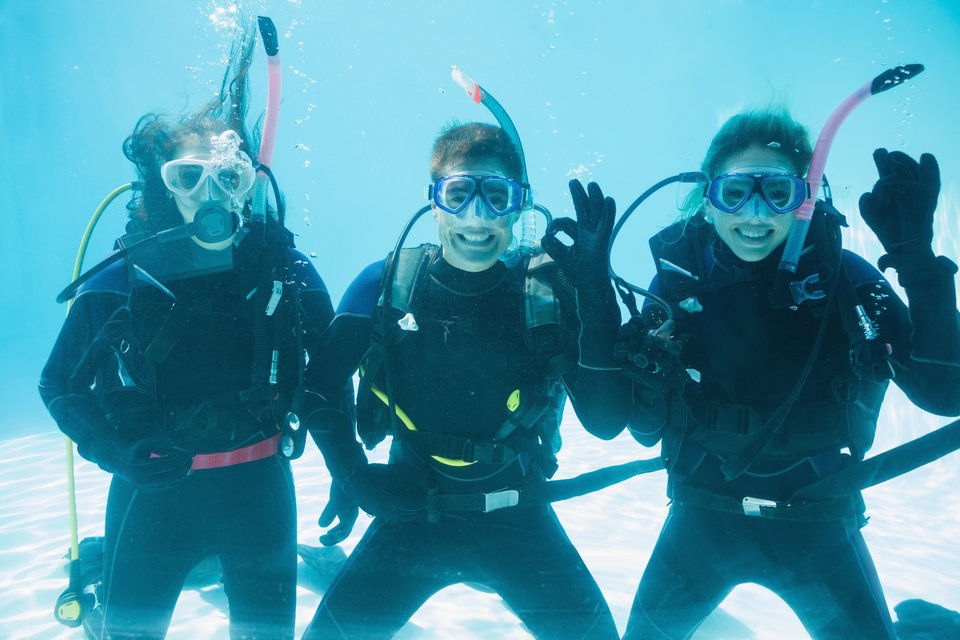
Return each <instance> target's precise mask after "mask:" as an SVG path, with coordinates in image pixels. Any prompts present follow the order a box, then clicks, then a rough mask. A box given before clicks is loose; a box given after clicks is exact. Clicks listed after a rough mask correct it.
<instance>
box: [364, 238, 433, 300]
mask: <svg viewBox="0 0 960 640" xmlns="http://www.w3.org/2000/svg"><path fill="white" fill-rule="evenodd" d="M439 253H440V247H439V246H437V245H435V244H430V243H424V244H421V245H419V246H417V247H409V248H404V249H400V252H399V253H398V254H397V255H396V256H393V255H391V256H389V257H388V258H387V265H389V264H390V262H391V261H392V260H394V259H395V260H396V263H395V267H394V271H393V277H392V279H391V280H392V281H391V282H386V278H388V277H390V273H389V272H390V270H389V269H384V282H382V283H381V284H380V299H379V301H378V303H377V304H378V306H381V307H382V306H385V305H386V304H387V302H386V300H387V296H386V292H387V289H388V287H389V288H390V302H389V306H391V307H393V308H395V309H399V310H400V311H401V312H403V313H410V312H412V311H413V310H414V309H415V307H416V304H417V303H418V302H419V297H420V296H419V294H420V291H421V290H422V289H423V284H424V282H425V281H426V277H427V273H428V271H429V267H430V265H431V264H432V263H433V262H434V260H436V258H437V256H438V255H439Z"/></svg>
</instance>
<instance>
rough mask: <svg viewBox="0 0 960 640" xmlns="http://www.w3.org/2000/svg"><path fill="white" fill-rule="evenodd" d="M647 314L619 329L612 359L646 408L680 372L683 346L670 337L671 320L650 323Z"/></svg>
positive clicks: (672, 335)
mask: <svg viewBox="0 0 960 640" xmlns="http://www.w3.org/2000/svg"><path fill="white" fill-rule="evenodd" d="M648 316H649V314H644V316H643V317H634V318H630V320H629V321H628V322H627V323H626V324H625V325H623V326H622V327H620V333H619V337H618V340H617V344H616V346H615V348H614V356H615V357H616V358H617V359H618V360H620V361H621V362H622V363H623V372H624V374H626V375H627V377H629V378H631V379H632V380H633V381H634V383H635V384H636V385H637V390H638V392H639V396H640V398H641V399H643V400H645V401H646V402H647V404H649V403H650V402H652V401H653V400H656V399H658V398H660V397H662V396H663V395H664V393H665V392H666V390H667V388H668V387H670V385H672V384H673V377H674V376H675V375H676V374H677V372H678V371H680V370H681V368H682V366H681V364H680V353H681V352H682V350H683V343H682V342H681V341H680V340H678V339H677V338H675V337H674V331H675V329H676V325H675V323H674V321H673V320H664V321H659V322H655V321H651V318H650V317H648Z"/></svg>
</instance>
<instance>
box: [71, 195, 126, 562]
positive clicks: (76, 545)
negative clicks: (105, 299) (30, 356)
mask: <svg viewBox="0 0 960 640" xmlns="http://www.w3.org/2000/svg"><path fill="white" fill-rule="evenodd" d="M131 188H133V183H132V182H128V183H127V184H124V185H121V186H119V187H117V188H116V189H114V190H113V191H111V192H110V193H109V194H107V197H106V198H104V199H103V202H101V203H100V206H98V207H97V208H96V210H95V211H94V212H93V215H92V216H90V222H88V223H87V228H86V230H85V231H84V232H83V238H81V239H80V248H79V249H78V250H77V259H76V261H74V263H73V278H72V279H73V280H76V279H77V278H79V277H80V271H81V269H83V257H84V255H85V254H86V253H87V245H88V244H89V243H90V236H91V235H93V229H94V228H95V227H96V226H97V222H99V221H100V216H102V215H103V212H104V211H106V209H107V207H108V206H110V203H111V202H113V201H114V200H116V198H117V196H119V195H120V194H121V193H123V192H124V191H129V190H130V189H131ZM73 300H74V299H73V298H71V299H70V300H68V301H67V313H68V314H69V313H70V307H71V306H73ZM65 444H66V447H67V502H68V506H69V509H70V561H71V562H73V561H74V560H76V559H77V558H79V557H80V542H79V534H78V532H77V490H76V484H75V483H74V477H73V441H71V440H70V438H66V443H65Z"/></svg>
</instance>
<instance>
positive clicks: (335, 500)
mask: <svg viewBox="0 0 960 640" xmlns="http://www.w3.org/2000/svg"><path fill="white" fill-rule="evenodd" d="M358 515H360V509H359V508H358V507H357V505H356V504H355V503H354V502H353V500H351V499H350V498H349V497H348V496H347V494H346V493H344V491H343V487H342V486H340V483H339V482H337V481H336V480H334V481H333V482H332V483H331V485H330V500H329V501H328V502H327V506H325V507H324V508H323V512H322V513H321V514H320V518H319V520H317V524H319V525H320V527H321V528H324V529H326V528H327V527H329V526H330V525H332V524H333V521H334V520H339V522H338V523H337V526H335V527H333V528H331V529H329V530H328V531H327V532H326V533H324V534H323V535H321V536H320V544H322V545H323V546H325V547H330V546H333V545H335V544H340V543H341V542H343V541H344V540H346V539H347V536H349V535H350V532H351V531H353V525H354V524H355V523H356V522H357V516H358Z"/></svg>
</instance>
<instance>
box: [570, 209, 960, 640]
mask: <svg viewBox="0 0 960 640" xmlns="http://www.w3.org/2000/svg"><path fill="white" fill-rule="evenodd" d="M703 229H704V230H703V231H701V232H700V233H702V234H706V238H705V240H703V243H704V244H703V245H701V246H702V247H703V248H702V251H701V257H702V262H701V264H702V268H703V271H702V272H701V277H702V279H703V280H704V281H705V284H702V285H691V286H692V287H694V288H695V287H697V286H699V287H701V288H700V289H699V290H697V291H696V293H697V295H696V298H697V300H698V301H699V303H700V304H701V305H702V310H694V311H693V312H688V311H686V310H680V309H677V311H676V321H677V329H676V331H675V335H676V337H678V338H679V339H681V340H683V341H685V346H684V347H683V351H682V354H681V356H680V367H679V368H678V371H677V374H676V379H675V383H674V384H673V385H671V386H668V387H667V389H666V394H665V395H664V396H659V395H658V393H657V392H656V389H655V388H654V389H651V387H650V385H648V384H645V383H644V382H643V380H644V379H646V380H647V381H649V378H644V377H643V376H640V378H639V381H637V382H636V383H634V384H633V385H632V389H631V383H629V382H628V383H627V385H626V389H624V385H623V384H619V386H618V385H617V384H616V383H611V382H610V379H609V374H604V373H601V372H591V373H590V374H589V375H592V376H593V377H594V378H598V379H599V378H602V377H604V376H606V377H607V383H606V384H605V385H604V386H602V387H601V386H600V385H599V384H596V382H597V381H596V380H593V381H591V382H592V388H593V389H594V390H595V391H597V393H596V395H597V396H599V397H605V398H606V400H607V403H606V404H605V405H603V406H604V407H605V410H606V411H607V412H608V420H609V421H610V424H609V425H608V426H610V429H607V432H606V433H605V434H603V435H605V436H608V437H609V436H610V435H611V434H612V433H614V432H615V431H616V429H617V428H616V427H615V426H614V425H617V424H618V423H619V424H620V425H622V421H623V417H624V415H625V413H627V412H632V416H631V417H630V418H629V421H630V425H629V427H630V430H631V432H632V433H633V435H634V436H635V438H636V439H637V440H638V441H640V442H641V443H643V444H645V445H647V446H651V445H653V444H655V443H656V442H657V441H659V440H661V438H662V455H663V459H664V462H665V465H666V466H667V469H668V473H669V484H668V493H669V494H670V496H671V498H672V501H673V502H672V506H671V510H670V515H669V517H668V518H667V521H666V523H665V524H664V527H663V530H662V532H661V534H660V537H659V539H658V541H657V545H656V547H655V549H654V551H653V554H652V556H651V558H650V560H649V562H648V564H647V567H646V570H645V571H644V574H643V578H642V580H641V582H640V586H639V589H638V591H637V594H636V598H635V600H634V604H633V608H632V611H631V614H630V619H629V621H628V624H627V632H626V636H625V637H627V638H633V639H640V638H671V639H680V638H687V637H689V636H690V634H692V632H693V631H694V630H695V629H696V628H697V627H698V626H699V625H700V623H701V622H702V621H703V619H704V618H705V617H706V616H707V615H708V614H709V613H710V612H711V611H712V610H713V609H714V608H716V607H717V606H718V605H719V604H720V602H721V601H722V600H723V599H724V598H725V597H726V596H727V595H728V594H729V593H730V592H731V591H732V590H733V589H734V587H736V586H737V585H740V584H744V583H748V582H753V583H756V584H760V585H762V586H764V587H767V588H769V589H770V590H772V591H773V592H775V593H776V594H777V595H779V596H780V597H781V598H783V600H784V601H785V602H786V603H787V604H788V605H789V606H790V607H791V608H792V609H793V611H794V612H795V613H796V614H797V616H798V617H799V618H800V620H801V622H802V623H803V625H804V627H805V628H806V629H807V631H808V632H809V633H810V634H811V636H813V637H814V638H817V639H818V640H823V639H827V638H830V639H841V638H893V637H894V635H893V627H892V624H891V620H890V614H889V611H888V609H887V606H886V603H885V601H884V597H883V592H882V589H881V587H880V583H879V580H878V577H877V572H876V570H875V568H874V566H873V562H872V560H871V558H870V555H869V553H868V551H867V549H866V546H865V545H864V541H863V537H862V535H861V534H860V531H859V527H860V526H862V523H863V522H864V521H863V520H862V519H860V518H859V517H858V514H859V513H860V509H861V508H862V505H861V503H859V500H860V498H859V495H855V496H851V497H850V499H849V500H842V501H839V502H836V503H832V504H831V505H830V507H829V508H830V509H834V510H835V511H834V513H833V515H830V514H828V513H827V511H825V510H823V509H821V510H820V511H819V513H817V512H815V511H812V512H810V514H807V515H809V516H810V517H809V518H808V517H806V515H803V514H799V515H796V516H795V517H796V518H797V520H794V519H793V517H791V518H790V519H776V518H775V514H771V513H767V515H768V516H769V517H755V516H751V515H747V514H746V512H745V510H744V507H743V504H742V502H741V501H742V500H743V499H744V498H746V497H751V498H759V499H765V500H770V501H778V502H781V503H782V502H784V501H786V500H787V499H788V498H790V497H791V495H792V494H793V493H794V492H795V491H796V490H797V489H799V488H801V487H803V486H805V485H807V484H809V483H811V482H813V481H814V480H816V479H818V478H819V477H821V476H822V475H824V474H827V473H829V472H831V471H834V470H837V469H838V468H840V467H841V466H842V465H845V464H849V463H850V462H852V458H851V455H849V454H847V453H843V454H842V453H841V451H850V452H852V453H853V456H855V457H859V456H862V455H863V453H865V452H866V450H867V449H869V447H870V445H871V444H872V442H873V434H874V429H875V426H876V419H877V415H878V413H879V408H880V403H881V401H882V398H883V394H884V391H885V390H886V386H887V383H886V382H882V381H881V382H869V381H866V382H865V381H862V380H859V379H858V378H857V377H856V376H855V375H854V374H853V371H852V369H851V364H850V357H849V355H848V354H849V352H850V342H849V340H848V338H847V335H846V334H845V333H844V331H843V328H842V325H841V317H840V314H839V313H838V312H836V310H835V309H836V307H833V309H832V310H831V312H830V313H829V315H828V316H827V324H826V325H825V327H824V337H823V344H822V346H821V347H820V349H819V353H818V355H817V358H816V360H815V361H814V363H813V366H812V368H811V371H810V375H809V378H808V379H807V381H806V384H805V385H804V386H803V389H802V391H801V392H800V395H799V397H798V399H797V401H796V403H795V404H794V406H793V408H792V410H791V411H790V413H789V414H788V415H787V419H786V420H785V422H784V423H783V426H782V427H781V428H780V430H779V432H778V433H777V435H776V436H774V438H773V439H772V440H771V441H770V443H769V445H768V446H767V447H766V448H765V449H764V450H763V453H762V455H761V456H760V458H759V459H757V460H756V462H754V463H753V464H752V465H751V466H750V467H748V469H747V471H746V472H745V473H743V474H742V475H740V476H739V477H736V478H735V479H733V480H730V481H727V480H726V478H725V476H724V473H723V470H722V469H721V464H722V463H723V462H724V461H725V460H729V459H731V458H733V457H734V456H735V454H736V452H737V451H739V450H740V449H742V448H743V447H744V445H745V443H746V442H747V441H748V439H749V437H750V436H751V435H752V434H754V433H757V432H758V431H760V428H761V425H762V424H763V423H764V422H765V421H766V420H768V419H769V418H770V416H771V415H772V414H773V413H774V411H775V409H776V408H777V407H778V405H779V404H780V403H781V402H782V401H783V400H784V398H786V397H787V396H788V394H789V392H790V391H791V389H792V388H793V387H794V384H795V383H796V381H797V379H798V378H799V377H800V375H801V371H802V369H803V367H804V364H805V362H806V360H807V358H808V355H809V354H810V353H811V351H812V349H813V348H814V343H815V339H816V338H815V337H816V335H817V333H818V330H819V329H820V325H821V319H822V317H823V312H824V306H825V303H824V301H820V302H810V301H807V302H805V303H803V304H801V305H800V306H799V308H793V309H791V308H779V309H777V308H773V306H772V305H771V302H770V298H769V296H768V294H769V292H770V290H771V285H772V282H773V276H774V274H775V272H776V267H777V264H778V261H779V257H780V253H781V252H782V248H781V249H780V250H777V251H775V252H774V253H773V254H771V255H770V256H768V257H767V258H766V259H765V260H763V261H760V262H758V263H745V262H743V261H740V260H739V259H738V258H736V257H735V256H734V255H733V254H732V253H731V252H730V251H729V249H727V247H726V245H724V244H723V243H722V242H721V241H720V240H719V239H717V237H716V235H715V233H714V232H713V228H712V226H706V227H704V228H703ZM690 235H692V234H689V235H686V236H684V237H683V238H682V239H681V240H680V242H681V243H687V247H686V248H682V247H680V246H679V245H671V244H669V243H668V244H667V245H666V247H667V248H668V249H670V251H671V252H672V255H670V256H668V258H669V259H670V261H671V262H672V263H674V264H679V266H681V267H683V268H685V269H687V270H689V271H693V272H694V273H697V270H696V268H695V267H694V266H693V265H694V264H695V263H696V262H697V261H696V260H694V259H685V258H683V255H687V256H688V257H689V256H691V255H694V253H691V252H696V251H697V250H696V249H694V248H692V247H690V245H692V244H693V241H692V240H690ZM671 242H672V241H671ZM652 244H653V245H654V246H655V247H656V246H658V245H657V243H656V242H654V243H652ZM677 255H679V256H681V257H679V258H678V257H677ZM813 259H814V258H813V257H808V258H805V259H804V260H801V268H800V269H799V271H798V272H799V273H800V274H801V275H804V274H805V273H807V271H808V270H805V265H807V264H808V262H810V261H812V260H813ZM843 265H844V268H845V269H846V271H847V274H848V275H849V278H850V281H851V283H852V284H853V286H854V288H855V290H856V291H857V294H858V298H859V300H860V302H861V303H862V304H863V305H864V307H865V309H866V312H867V314H868V316H869V318H870V319H871V320H873V321H874V322H875V323H876V326H877V328H878V330H879V334H880V336H879V338H878V340H877V341H878V343H887V344H889V345H890V346H891V347H892V355H891V358H890V362H891V364H892V366H893V371H894V372H895V374H896V377H895V378H894V382H895V383H896V384H897V385H898V386H900V388H901V389H902V390H903V391H904V392H905V393H906V394H907V395H908V397H909V398H910V399H911V400H912V401H913V402H914V403H915V404H917V405H918V406H919V407H921V408H923V409H926V410H928V411H931V412H934V413H938V414H942V415H956V414H958V413H960V393H958V392H957V389H958V388H960V353H958V351H957V349H956V347H957V345H960V333H958V332H960V323H958V320H957V312H956V300H955V295H954V284H953V279H952V277H949V276H945V277H941V278H939V279H938V280H931V281H929V282H927V283H926V284H925V285H924V286H925V287H926V288H925V289H924V290H920V289H919V288H916V287H915V288H913V289H912V290H911V289H910V288H908V295H909V296H910V299H911V308H910V310H909V312H908V309H907V307H906V306H905V305H904V304H903V302H902V301H901V300H900V299H899V297H898V296H897V295H896V294H895V293H894V291H893V290H892V289H891V287H890V285H889V284H888V283H887V282H886V281H885V280H884V279H883V277H882V276H881V275H880V273H879V272H877V270H876V269H874V268H873V267H872V266H870V265H869V264H868V263H866V262H865V261H864V260H863V259H862V258H860V257H858V256H856V255H855V254H852V253H850V252H844V253H843ZM663 273H667V272H663ZM663 273H661V275H658V277H657V279H655V280H654V282H653V284H652V285H651V291H653V292H659V293H661V295H664V296H666V297H667V298H668V299H670V300H671V301H672V302H673V303H674V304H676V303H678V302H680V301H681V300H683V299H684V296H686V295H689V294H691V293H693V292H695V291H694V288H689V289H687V290H686V292H685V293H684V294H683V295H681V296H674V295H673V293H672V292H671V291H668V290H665V289H670V288H671V286H664V285H663V282H664V280H663ZM734 274H736V275H734ZM703 276H705V277H703ZM667 277H669V278H670V282H672V283H677V282H680V280H682V279H683V277H682V276H678V275H677V272H676V271H675V270H672V269H671V271H670V272H669V273H667ZM678 278H679V279H680V280H678ZM681 284H690V281H689V280H688V281H686V282H682V283H681ZM711 285H714V286H711ZM680 290H682V289H680ZM838 300H839V298H838ZM685 306H686V307H687V308H688V309H695V307H694V306H692V305H689V304H687V305H685ZM655 310H656V307H654V306H648V308H645V315H646V314H647V312H654V311H655ZM912 314H922V317H915V318H914V319H915V320H917V321H916V322H913V323H911V315H912ZM651 315H656V314H655V313H651ZM660 320H662V316H661V317H660V319H659V320H658V321H657V322H653V323H650V326H649V327H647V328H652V327H655V326H656V325H657V324H658V322H659V321H660ZM921 332H926V334H927V337H928V338H929V335H932V334H933V333H935V332H938V333H937V335H940V337H941V338H942V344H943V346H944V352H943V354H942V356H943V358H944V360H945V361H944V362H943V363H939V364H938V363H932V362H920V361H917V360H915V359H913V358H912V356H913V353H912V347H911V344H912V342H911V341H912V339H913V337H914V336H916V335H918V334H920V333H921ZM684 369H686V370H687V372H688V373H687V372H684ZM599 397H594V398H591V401H594V402H600V400H599ZM627 407H632V408H631V409H628V408H627ZM615 416H616V417H615ZM588 426H589V425H588ZM619 428H622V426H621V427H619ZM826 508H827V507H824V509H826ZM748 509H749V508H748ZM818 509H819V507H818ZM811 514H813V515H811ZM805 519H807V520H814V521H802V520H805Z"/></svg>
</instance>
